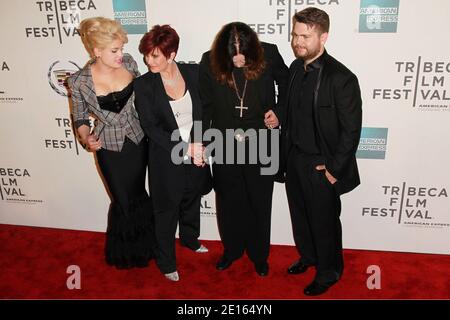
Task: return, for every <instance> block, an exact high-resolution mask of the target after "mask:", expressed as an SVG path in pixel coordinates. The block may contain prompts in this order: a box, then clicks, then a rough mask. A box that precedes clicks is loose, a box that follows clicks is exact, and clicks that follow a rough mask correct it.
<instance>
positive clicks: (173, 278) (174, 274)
mask: <svg viewBox="0 0 450 320" xmlns="http://www.w3.org/2000/svg"><path fill="white" fill-rule="evenodd" d="M164 276H165V277H166V278H167V279H169V280H170V281H178V280H180V276H179V275H178V271H174V272H171V273H165V274H164Z"/></svg>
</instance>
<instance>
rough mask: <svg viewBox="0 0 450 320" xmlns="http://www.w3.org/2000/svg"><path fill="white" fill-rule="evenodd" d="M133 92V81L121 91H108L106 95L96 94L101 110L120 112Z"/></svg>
mask: <svg viewBox="0 0 450 320" xmlns="http://www.w3.org/2000/svg"><path fill="white" fill-rule="evenodd" d="M132 94H133V82H130V83H129V84H128V85H127V86H126V87H125V88H123V89H122V90H121V91H114V92H111V93H108V94H107V95H106V96H97V101H98V104H99V105H100V108H102V109H103V110H107V111H111V112H115V113H120V111H122V109H123V107H125V105H126V104H127V101H128V99H130V97H131V95H132Z"/></svg>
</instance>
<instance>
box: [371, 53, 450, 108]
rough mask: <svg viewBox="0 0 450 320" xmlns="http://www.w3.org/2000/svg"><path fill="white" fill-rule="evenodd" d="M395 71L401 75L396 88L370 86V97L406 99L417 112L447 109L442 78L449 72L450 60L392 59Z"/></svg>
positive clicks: (448, 101)
mask: <svg viewBox="0 0 450 320" xmlns="http://www.w3.org/2000/svg"><path fill="white" fill-rule="evenodd" d="M394 65H395V72H397V73H398V74H399V76H400V77H401V86H399V87H397V88H376V89H373V94H372V99H374V100H408V101H412V106H413V107H414V108H415V109H417V110H421V111H450V92H448V91H447V86H446V84H445V83H446V80H447V77H448V76H449V75H450V62H445V61H432V60H424V61H422V56H419V57H418V58H417V61H396V62H395V63H394Z"/></svg>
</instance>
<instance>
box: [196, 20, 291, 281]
mask: <svg viewBox="0 0 450 320" xmlns="http://www.w3.org/2000/svg"><path fill="white" fill-rule="evenodd" d="M287 78H288V68H287V66H286V65H285V64H284V61H283V58H282V57H281V55H280V54H279V52H278V48H277V47H276V46H275V45H273V44H268V43H262V42H260V41H259V39H258V36H257V34H256V33H255V32H254V31H253V30H252V29H251V28H250V27H249V26H248V25H246V24H245V23H242V22H233V23H229V24H227V25H225V26H224V27H222V29H221V30H220V31H219V33H218V34H217V36H216V38H215V40H214V43H213V45H212V49H211V50H210V51H208V52H206V53H204V54H203V57H202V60H201V62H200V84H199V87H200V94H201V98H202V103H203V128H204V129H207V128H215V129H218V130H219V131H220V132H221V133H222V134H223V135H224V136H225V137H228V136H229V135H226V132H229V131H230V129H231V130H234V132H239V129H241V132H243V131H245V133H243V134H242V133H236V134H234V135H233V138H232V139H231V140H232V141H229V140H230V139H228V140H227V139H223V141H224V142H225V143H226V145H227V146H229V145H230V142H231V143H233V147H232V148H234V152H233V153H234V154H233V155H231V157H227V155H223V154H222V155H223V157H222V160H223V159H227V158H229V159H230V158H232V159H233V161H231V163H230V161H228V160H229V159H227V161H226V162H221V161H220V159H219V157H217V153H216V154H215V157H214V158H213V159H214V160H213V161H214V162H213V180H214V183H213V185H214V190H215V192H216V209H217V219H218V226H219V231H220V236H221V239H222V243H223V246H224V251H223V255H222V257H221V258H220V260H219V261H218V262H217V265H216V268H217V269H218V270H225V269H227V268H228V267H229V266H231V264H232V262H233V261H234V260H237V259H239V258H240V257H241V256H242V255H243V254H244V252H247V255H248V256H249V258H250V259H251V260H252V262H253V263H254V266H255V270H256V272H257V274H259V275H260V276H266V275H267V274H268V272H269V265H268V263H267V259H268V256H269V248H270V224H271V209H272V192H273V185H274V175H273V174H270V175H265V174H263V173H262V171H261V170H262V168H263V167H264V165H263V164H262V161H260V160H261V159H259V158H258V159H257V161H256V163H254V162H252V161H251V160H250V159H251V158H254V157H255V156H256V155H255V154H254V153H255V152H256V150H254V149H252V147H251V146H252V144H253V145H258V146H259V147H261V145H262V144H263V147H265V148H267V149H270V143H269V142H268V141H267V140H264V138H267V137H268V136H271V135H274V134H276V135H278V131H277V130H273V131H272V130H268V129H273V128H275V127H277V126H278V124H279V121H278V118H277V116H276V115H275V113H274V111H273V109H275V107H276V93H275V82H276V83H277V85H278V92H279V95H278V101H281V100H280V99H281V98H282V97H283V95H284V93H285V91H286V86H287ZM269 140H273V139H270V138H269ZM264 141H266V142H264ZM277 141H278V140H277ZM215 147H217V142H216V143H215ZM224 149H226V151H225V152H226V153H229V149H227V148H222V151H223V150H224ZM242 149H244V150H245V151H244V152H243V153H244V154H242V153H239V150H242ZM216 151H217V150H216ZM228 155H229V154H228ZM275 156H276V157H278V154H276V155H275ZM238 158H239V159H238ZM238 160H239V161H238ZM242 160H244V161H242Z"/></svg>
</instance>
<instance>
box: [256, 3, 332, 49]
mask: <svg viewBox="0 0 450 320" xmlns="http://www.w3.org/2000/svg"><path fill="white" fill-rule="evenodd" d="M265 1H267V2H266V3H267V5H268V6H269V8H270V9H271V10H272V14H273V18H274V21H273V22H270V23H249V24H248V25H249V26H250V27H251V28H252V29H253V30H255V32H256V33H257V34H258V35H264V34H276V35H281V34H285V35H286V39H287V41H291V28H292V16H293V15H294V14H295V13H296V12H297V11H300V10H301V9H303V8H299V7H301V6H304V7H310V6H315V7H319V6H328V5H339V0H265ZM258 4H259V1H258ZM258 10H259V9H258Z"/></svg>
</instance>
